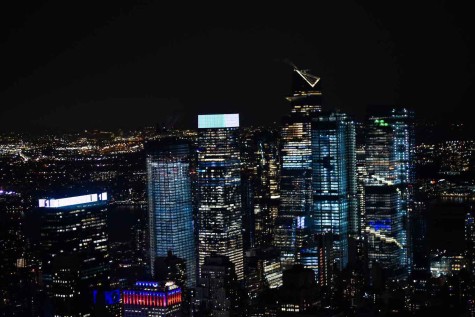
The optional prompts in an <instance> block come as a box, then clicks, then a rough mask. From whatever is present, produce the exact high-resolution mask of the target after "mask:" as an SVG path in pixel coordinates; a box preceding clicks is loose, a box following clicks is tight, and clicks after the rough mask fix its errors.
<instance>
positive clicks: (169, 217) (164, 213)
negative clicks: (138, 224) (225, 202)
mask: <svg viewBox="0 0 475 317" xmlns="http://www.w3.org/2000/svg"><path fill="white" fill-rule="evenodd" d="M146 152H147V192H148V212H149V218H148V220H149V243H150V261H151V263H150V266H151V268H152V274H153V273H154V272H153V267H154V261H155V258H156V257H166V256H167V255H168V252H169V251H172V252H173V254H175V255H176V256H178V257H180V258H182V259H184V260H186V273H187V283H186V285H187V286H189V287H193V286H194V285H195V283H196V252H195V242H194V223H193V206H192V193H191V179H190V157H191V153H190V144H189V143H188V142H187V141H185V140H180V139H177V138H165V139H161V140H159V141H155V142H149V143H148V144H147V146H146Z"/></svg>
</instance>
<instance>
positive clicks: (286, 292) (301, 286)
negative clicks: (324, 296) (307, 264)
mask: <svg viewBox="0 0 475 317" xmlns="http://www.w3.org/2000/svg"><path fill="white" fill-rule="evenodd" d="M314 275H315V273H314V272H313V270H310V269H306V268H304V267H303V266H302V265H298V264H296V265H294V266H293V267H292V268H291V269H289V270H286V271H284V276H283V281H284V283H283V285H282V287H281V288H280V289H279V294H280V300H279V312H278V313H277V316H300V314H302V313H304V312H306V313H310V311H311V310H312V309H315V308H317V307H318V306H319V304H320V300H319V292H318V287H317V284H316V283H315V276H314Z"/></svg>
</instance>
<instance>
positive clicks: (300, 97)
mask: <svg viewBox="0 0 475 317" xmlns="http://www.w3.org/2000/svg"><path fill="white" fill-rule="evenodd" d="M293 74H294V75H293V92H292V96H290V97H288V98H287V99H288V100H289V101H290V104H291V106H292V109H291V114H290V116H288V117H285V118H284V120H283V127H282V134H281V160H282V164H281V183H280V190H281V192H280V197H281V203H280V208H279V216H278V218H277V220H276V224H275V236H274V239H275V242H274V243H275V245H276V246H277V247H278V248H279V249H280V250H281V258H282V262H283V264H284V266H285V267H287V268H289V267H291V266H292V264H294V263H296V262H298V258H299V254H298V253H299V249H300V248H301V247H302V245H303V242H304V240H305V239H307V238H308V222H309V217H310V216H311V210H312V137H311V133H312V118H314V117H316V115H317V114H318V113H319V112H320V111H321V109H322V106H321V104H322V100H321V97H322V93H321V91H320V87H319V85H318V84H319V81H320V78H318V77H316V76H314V75H312V74H310V73H309V72H308V71H304V70H299V69H297V68H295V69H294V73H293Z"/></svg>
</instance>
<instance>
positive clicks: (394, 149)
mask: <svg viewBox="0 0 475 317" xmlns="http://www.w3.org/2000/svg"><path fill="white" fill-rule="evenodd" d="M413 151H414V133H413V113H412V112H411V111H409V110H407V109H406V108H396V107H373V108H369V111H368V120H367V130H366V169H367V173H368V177H367V179H366V185H365V195H366V198H365V205H366V206H365V208H366V227H365V232H366V233H367V234H368V258H369V261H370V265H371V263H372V262H380V263H381V266H382V267H383V268H384V269H385V270H386V271H388V274H389V276H391V277H401V276H405V275H406V274H407V273H409V271H410V268H411V249H410V239H409V238H410V237H408V231H407V228H408V217H409V216H410V214H411V211H412V205H413V198H412V185H413V182H414V169H413V165H412V160H413Z"/></svg>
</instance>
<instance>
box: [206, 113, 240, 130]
mask: <svg viewBox="0 0 475 317" xmlns="http://www.w3.org/2000/svg"><path fill="white" fill-rule="evenodd" d="M238 127H239V113H231V114H201V115H198V129H209V128H238Z"/></svg>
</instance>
